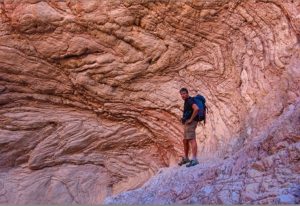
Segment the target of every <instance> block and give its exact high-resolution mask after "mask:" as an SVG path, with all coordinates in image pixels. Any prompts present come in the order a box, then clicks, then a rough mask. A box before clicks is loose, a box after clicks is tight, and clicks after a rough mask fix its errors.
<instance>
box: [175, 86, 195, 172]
mask: <svg viewBox="0 0 300 206" xmlns="http://www.w3.org/2000/svg"><path fill="white" fill-rule="evenodd" d="M179 92H180V95H181V98H182V99H183V100H184V110H183V117H182V119H181V120H182V124H183V125H184V139H183V147H184V157H183V158H182V160H181V162H179V163H178V165H179V166H181V165H184V164H186V163H188V164H187V165H186V167H191V166H194V165H197V164H199V162H198V160H197V142H196V128H197V124H198V121H197V113H198V110H199V108H198V106H197V104H196V103H195V101H194V99H193V98H192V97H190V96H189V92H188V90H187V89H186V88H181V89H180V91H179ZM190 147H191V150H192V160H189V156H188V155H189V150H190Z"/></svg>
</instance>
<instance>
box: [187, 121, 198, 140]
mask: <svg viewBox="0 0 300 206" xmlns="http://www.w3.org/2000/svg"><path fill="white" fill-rule="evenodd" d="M197 125H198V122H197V121H192V122H191V123H190V124H185V125H184V139H195V138H196V128H197Z"/></svg>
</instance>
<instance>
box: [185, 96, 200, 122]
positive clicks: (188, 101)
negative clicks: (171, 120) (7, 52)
mask: <svg viewBox="0 0 300 206" xmlns="http://www.w3.org/2000/svg"><path fill="white" fill-rule="evenodd" d="M193 104H196V103H195V101H194V99H193V98H192V97H188V98H187V99H186V100H184V109H183V115H182V118H183V119H184V120H188V119H190V118H191V116H192V114H193V107H192V105H193ZM194 120H195V121H197V116H196V117H195V118H194Z"/></svg>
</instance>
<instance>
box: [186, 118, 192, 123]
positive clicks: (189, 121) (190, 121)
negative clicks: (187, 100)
mask: <svg viewBox="0 0 300 206" xmlns="http://www.w3.org/2000/svg"><path fill="white" fill-rule="evenodd" d="M192 121H193V120H192V119H189V120H188V121H186V122H185V123H186V124H191V123H192Z"/></svg>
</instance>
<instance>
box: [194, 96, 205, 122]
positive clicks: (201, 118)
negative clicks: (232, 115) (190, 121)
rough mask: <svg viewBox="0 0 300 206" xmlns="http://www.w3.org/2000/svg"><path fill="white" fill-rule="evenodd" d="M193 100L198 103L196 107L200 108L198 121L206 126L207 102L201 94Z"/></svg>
mask: <svg viewBox="0 0 300 206" xmlns="http://www.w3.org/2000/svg"><path fill="white" fill-rule="evenodd" d="M193 99H194V102H195V103H196V105H197V106H198V108H199V111H198V114H197V119H198V121H199V122H201V121H203V122H204V124H205V123H206V110H207V108H206V105H205V103H206V100H205V98H204V97H203V96H202V95H200V94H198V95H196V96H194V97H193Z"/></svg>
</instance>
